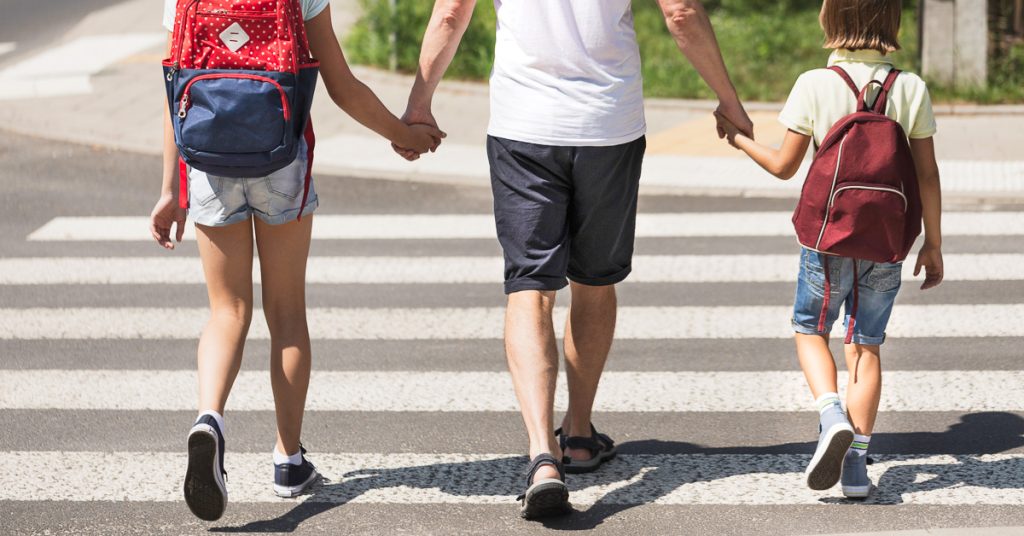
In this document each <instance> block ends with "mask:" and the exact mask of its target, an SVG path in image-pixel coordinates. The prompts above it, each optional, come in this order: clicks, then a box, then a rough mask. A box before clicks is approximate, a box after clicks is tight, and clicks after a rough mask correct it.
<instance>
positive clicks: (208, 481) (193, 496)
mask: <svg viewBox="0 0 1024 536" xmlns="http://www.w3.org/2000/svg"><path fill="white" fill-rule="evenodd" d="M219 457H220V448H219V445H217V432H215V431H214V430H213V428H210V427H209V426H197V427H194V428H193V429H192V431H191V432H189V434H188V469H187V470H186V471H185V486H184V488H185V504H187V505H188V509H189V510H191V511H192V513H193V514H195V516H196V517H198V518H199V519H202V520H204V521H216V520H218V519H220V517H221V516H222V515H224V510H225V509H226V508H227V504H228V492H227V489H226V488H225V487H224V482H223V481H222V477H221V476H220V460H219Z"/></svg>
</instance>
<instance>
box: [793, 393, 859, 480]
mask: <svg viewBox="0 0 1024 536" xmlns="http://www.w3.org/2000/svg"><path fill="white" fill-rule="evenodd" d="M819 426H820V430H821V434H820V435H819V436H818V447H817V448H816V449H814V456H812V457H811V463H810V464H808V465H807V471H805V472H804V475H805V476H806V478H807V487H809V488H811V489H813V490H818V491H821V490H826V489H829V488H831V487H832V486H835V485H836V482H839V475H840V474H842V469H843V457H844V456H845V455H846V451H847V450H849V449H850V444H851V443H853V427H852V426H850V421H849V420H847V418H846V414H845V413H843V410H842V409H840V407H839V406H838V405H836V406H833V407H832V408H829V409H828V410H826V411H825V413H823V414H821V423H820V425H819Z"/></svg>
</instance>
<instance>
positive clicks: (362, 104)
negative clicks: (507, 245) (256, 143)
mask: <svg viewBox="0 0 1024 536" xmlns="http://www.w3.org/2000/svg"><path fill="white" fill-rule="evenodd" d="M301 6H302V13H303V19H304V20H305V28H306V34H307V36H308V41H309V46H310V50H311V52H312V54H313V56H314V57H315V58H316V59H318V60H319V61H320V73H321V75H322V76H323V81H324V84H325V86H326V87H327V91H328V93H329V94H330V96H331V98H332V99H333V100H334V102H335V103H336V104H337V105H338V107H339V108H341V109H342V110H344V111H345V112H346V113H348V114H349V115H351V116H352V117H353V118H355V119H356V120H357V121H359V122H360V123H362V124H363V125H365V126H367V127H369V128H370V129H372V130H374V131H375V132H377V133H379V134H380V135H381V136H383V137H384V138H386V139H388V140H390V141H391V142H392V143H393V144H394V145H395V146H398V147H401V148H403V149H405V150H407V151H408V154H414V155H416V156H418V155H419V154H422V153H424V152H426V151H428V150H434V149H436V147H437V146H438V144H440V141H441V138H443V137H444V133H442V132H441V131H439V130H437V129H436V128H433V127H430V126H425V125H416V126H412V127H409V126H406V125H405V124H404V123H402V122H401V121H400V120H399V119H398V118H396V117H395V116H394V115H392V114H391V113H390V112H389V111H388V110H387V108H385V107H384V105H383V104H381V102H380V101H379V100H378V99H377V97H376V95H374V94H373V92H372V91H370V89H369V88H367V87H366V86H365V85H363V84H362V83H361V82H360V81H359V80H357V79H356V78H355V77H354V76H353V74H352V72H351V71H350V70H349V67H348V65H347V64H346V62H345V58H344V56H343V55H342V52H341V48H340V47H339V45H338V39H337V36H336V34H335V32H334V29H333V27H332V25H331V14H330V7H329V6H328V0H301ZM175 8H176V5H175V1H174V0H166V2H165V15H164V26H165V27H166V28H167V29H168V30H170V31H172V32H173V26H174V22H175V12H176V10H175ZM170 49H171V43H170V39H169V40H168V51H169V52H170ZM163 106H164V110H165V111H164V116H165V121H164V167H163V186H162V193H161V196H160V198H159V200H158V201H157V203H156V206H155V207H154V208H153V213H152V216H151V232H152V235H153V238H154V239H156V241H157V243H159V244H160V245H161V246H163V247H164V248H166V249H174V243H173V242H172V240H171V228H172V225H173V224H176V225H177V229H176V240H177V241H178V242H180V241H181V238H182V234H183V233H184V223H185V216H186V215H185V211H184V210H183V209H181V208H179V206H178V201H177V199H176V198H175V190H176V189H175V188H174V187H173V184H174V179H175V176H176V169H177V162H178V150H177V148H176V146H175V143H174V134H173V132H172V130H171V123H170V120H169V117H168V112H167V105H166V104H164V105H163ZM303 143H305V142H303ZM299 155H300V156H299V157H298V158H297V159H296V160H295V161H294V162H293V163H291V164H289V165H288V166H286V167H285V168H283V169H281V170H279V171H276V172H274V173H272V174H271V175H269V176H266V177H254V178H251V179H235V178H225V177H216V176H212V175H207V174H206V173H203V172H201V171H199V170H196V169H191V170H190V172H189V174H188V175H189V177H188V187H189V199H190V202H191V206H190V208H189V212H190V213H191V216H192V218H193V219H194V220H195V222H196V238H197V242H198V245H199V254H200V257H201V258H202V263H203V271H204V274H205V278H206V286H207V292H208V295H209V300H210V309H211V314H210V320H209V322H208V323H207V325H206V327H205V329H204V330H203V333H202V336H201V337H200V339H199V351H198V369H199V370H198V373H199V374H198V376H199V410H200V412H199V418H198V419H197V420H196V422H195V424H194V425H193V427H192V429H191V431H190V432H189V437H188V468H187V470H186V475H185V485H184V493H185V501H186V503H187V504H188V506H189V508H190V509H191V510H192V512H193V513H194V514H195V515H196V516H198V517H200V518H202V519H205V520H210V521H212V520H216V519H218V518H219V517H220V516H221V515H222V514H223V512H224V509H225V507H226V505H227V491H226V489H225V486H224V478H223V475H224V474H225V473H224V469H223V467H224V459H223V456H224V434H225V429H224V418H223V417H222V415H223V413H224V406H225V404H226V402H227V398H228V394H229V393H230V391H231V385H232V383H233V382H234V380H235V377H236V376H237V374H238V370H239V368H240V366H241V359H242V347H243V344H244V342H245V338H246V334H247V332H248V329H249V323H250V320H251V317H252V310H253V297H252V293H253V282H252V262H253V236H254V234H255V243H256V246H257V250H258V253H259V257H260V267H261V279H262V280H261V282H262V289H261V290H262V293H263V309H264V313H265V316H266V320H267V324H268V326H269V328H270V338H271V341H270V347H271V349H270V377H271V385H272V387H273V392H274V404H275V408H276V414H277V443H276V446H275V448H274V451H273V462H274V465H275V470H274V491H275V493H276V494H277V495H279V496H282V497H294V496H296V495H299V494H301V493H303V492H304V491H305V490H306V489H308V488H309V486H311V485H313V484H314V483H316V482H317V481H318V480H319V474H318V473H317V471H316V469H315V468H314V467H313V465H312V464H310V463H309V461H308V460H306V458H305V456H304V454H305V449H303V448H302V447H301V445H300V443H299V438H300V432H301V430H302V417H303V412H304V408H305V401H306V390H307V388H308V386H309V375H310V363H311V356H310V341H309V330H308V328H307V324H306V310H305V309H306V307H305V292H306V289H305V273H306V258H307V256H308V254H309V245H310V237H311V229H312V223H313V217H312V216H313V211H314V210H315V209H316V207H317V206H318V205H319V201H318V199H317V195H316V191H315V190H314V189H312V188H310V191H309V195H308V200H307V203H306V204H305V206H300V205H301V204H302V197H303V196H302V193H303V187H304V182H305V175H306V164H307V158H306V156H305V155H306V148H305V147H300V150H299ZM300 214H301V215H303V216H305V217H303V218H298V216H299V215H300ZM253 216H255V218H253Z"/></svg>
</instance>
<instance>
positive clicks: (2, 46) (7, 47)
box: [0, 43, 18, 56]
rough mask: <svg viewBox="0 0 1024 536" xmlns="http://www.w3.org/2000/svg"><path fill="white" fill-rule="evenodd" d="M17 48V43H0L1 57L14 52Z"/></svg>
mask: <svg viewBox="0 0 1024 536" xmlns="http://www.w3.org/2000/svg"><path fill="white" fill-rule="evenodd" d="M17 47H18V45H17V43H0V56H3V55H5V54H10V53H11V52H14V49H15V48H17Z"/></svg>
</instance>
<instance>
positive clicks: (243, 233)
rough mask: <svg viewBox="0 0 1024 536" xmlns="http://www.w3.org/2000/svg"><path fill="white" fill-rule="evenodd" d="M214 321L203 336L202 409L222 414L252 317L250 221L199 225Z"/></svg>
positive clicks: (197, 238) (201, 346)
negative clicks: (220, 224) (221, 224)
mask: <svg viewBox="0 0 1024 536" xmlns="http://www.w3.org/2000/svg"><path fill="white" fill-rule="evenodd" d="M196 242H197V243H198V244H199V256H200V257H201V258H202V261H203V273H204V274H205V276H206V291H207V294H208V295H209V298H210V320H209V322H207V324H206V327H205V328H204V329H203V334H202V336H201V337H200V338H199V355H198V360H199V410H200V412H202V411H206V410H214V411H216V412H217V413H220V414H223V413H224V405H225V404H226V403H227V399H228V394H229V393H230V392H231V386H232V384H234V382H235V377H236V376H237V375H238V369H239V368H240V367H241V365H242V348H243V347H244V345H245V336H246V334H247V333H248V331H249V322H250V321H251V320H252V221H251V220H246V221H244V222H240V223H236V224H234V225H229V226H227V227H206V226H203V225H196Z"/></svg>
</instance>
